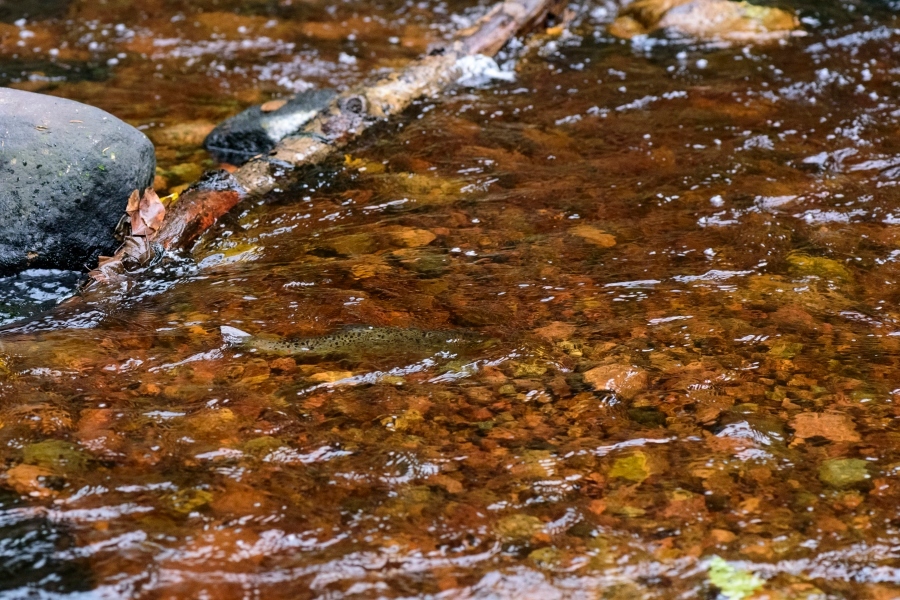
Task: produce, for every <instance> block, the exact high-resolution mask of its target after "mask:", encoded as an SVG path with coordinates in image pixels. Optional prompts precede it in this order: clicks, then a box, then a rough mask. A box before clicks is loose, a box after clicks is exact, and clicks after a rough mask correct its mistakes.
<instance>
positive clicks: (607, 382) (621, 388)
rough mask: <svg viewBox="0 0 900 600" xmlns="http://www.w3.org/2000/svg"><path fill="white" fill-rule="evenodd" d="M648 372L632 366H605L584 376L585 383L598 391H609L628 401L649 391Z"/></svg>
mask: <svg viewBox="0 0 900 600" xmlns="http://www.w3.org/2000/svg"><path fill="white" fill-rule="evenodd" d="M648 379H649V378H648V377H647V372H646V371H644V370H643V369H641V368H639V367H634V366H632V365H604V366H602V367H596V368H594V369H591V370H590V371H588V372H586V373H585V374H584V381H585V383H588V384H589V385H591V387H593V388H594V389H595V390H597V391H601V390H609V391H611V392H615V393H617V394H618V395H620V396H621V397H622V398H625V399H626V400H628V399H631V398H634V397H635V396H636V395H637V394H638V393H639V392H641V391H643V390H645V389H647V384H648Z"/></svg>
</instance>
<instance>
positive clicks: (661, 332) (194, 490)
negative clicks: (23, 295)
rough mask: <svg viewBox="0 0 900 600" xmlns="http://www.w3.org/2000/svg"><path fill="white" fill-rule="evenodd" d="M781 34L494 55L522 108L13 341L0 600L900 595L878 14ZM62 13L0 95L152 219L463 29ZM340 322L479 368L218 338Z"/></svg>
mask: <svg viewBox="0 0 900 600" xmlns="http://www.w3.org/2000/svg"><path fill="white" fill-rule="evenodd" d="M787 6H789V7H792V8H793V9H795V10H797V11H799V13H800V15H801V17H803V22H804V29H805V30H806V31H807V32H808V35H807V36H806V37H802V38H795V39H791V40H788V41H785V42H784V43H781V44H778V43H776V44H774V45H766V46H731V47H716V46H713V45H708V44H699V43H689V42H686V41H684V40H682V41H678V40H671V39H667V38H665V37H662V36H659V37H651V38H645V39H641V40H637V41H633V42H623V41H619V40H616V39H613V38H611V37H609V36H608V35H607V34H606V25H607V24H608V22H609V20H610V19H611V17H612V12H611V7H607V6H606V5H604V4H600V3H593V4H591V3H589V4H587V5H585V6H584V7H583V10H582V12H581V16H580V17H579V18H578V19H577V20H576V22H575V23H573V24H572V26H571V28H570V31H568V32H566V33H565V34H563V35H562V36H557V37H555V38H551V37H542V38H540V39H538V40H537V41H535V42H533V43H530V44H529V45H526V46H523V45H521V44H518V45H516V47H515V48H514V49H512V50H508V51H507V52H506V53H505V54H504V56H503V57H501V62H503V61H507V60H510V61H513V63H510V64H509V65H508V67H513V66H515V69H516V81H514V82H502V81H496V82H492V83H489V84H487V85H485V86H483V87H480V88H468V87H458V88H456V89H454V90H451V91H450V93H448V94H447V95H446V96H444V97H442V98H440V99H436V100H425V101H422V102H420V103H418V104H417V105H416V106H415V107H414V108H413V109H412V110H410V111H409V112H408V113H406V114H404V115H403V116H402V117H401V118H399V119H396V120H394V121H391V122H390V123H387V124H384V125H383V126H380V127H378V128H376V130H375V131H373V132H372V133H371V134H370V135H367V136H366V137H365V138H363V139H361V140H360V141H359V142H358V143H355V144H354V145H352V146H350V147H349V148H348V150H347V155H346V156H337V157H335V159H334V160H333V161H332V162H330V163H329V164H327V165H324V166H322V167H321V168H318V169H315V170H311V171H309V172H304V173H302V174H301V175H302V176H301V177H299V178H298V179H297V180H296V181H295V182H291V183H285V185H284V186H283V189H280V190H277V191H276V192H274V193H272V194H271V195H270V196H268V197H267V198H265V199H264V200H263V201H260V202H255V203H252V204H248V205H246V206H242V207H239V209H238V210H237V211H235V212H234V213H233V214H231V215H229V216H227V217H226V218H224V219H223V220H222V221H221V223H220V224H218V225H217V226H216V227H215V228H213V230H211V231H210V232H209V233H208V234H207V235H206V236H205V237H204V238H203V239H202V240H201V241H200V242H199V243H198V244H197V245H196V247H195V248H194V249H193V250H192V252H191V253H190V254H189V255H186V256H181V257H172V258H170V259H169V260H168V261H166V262H165V263H164V264H163V265H160V266H159V267H157V268H156V269H155V271H154V272H151V273H147V274H145V276H144V277H143V278H142V279H141V280H140V282H139V285H138V286H137V287H136V288H135V289H134V290H133V291H132V292H131V293H130V294H129V295H128V296H127V297H126V298H125V299H124V300H122V301H120V302H118V303H117V304H115V305H114V306H110V305H109V304H104V303H97V304H96V305H90V306H82V307H80V308H79V309H78V310H77V311H68V312H67V311H59V312H51V313H49V314H47V315H44V316H39V317H34V318H31V319H22V320H19V321H17V322H16V323H14V324H13V325H12V326H10V327H8V329H7V331H6V333H5V334H4V335H3V336H2V338H0V344H2V349H3V352H4V355H5V356H6V360H5V362H4V369H3V371H4V372H3V381H2V383H0V385H2V394H0V422H2V428H0V461H2V465H3V469H5V478H4V479H3V482H2V483H3V486H4V491H3V492H2V493H0V588H2V589H4V590H5V591H4V592H3V596H4V597H9V598H27V597H78V598H82V597H98V598H119V597H121V598H126V597H138V598H175V597H178V598H181V597H184V598H204V597H205V598H259V597H265V598H371V597H384V598H460V597H463V598H467V597H469V598H513V597H515V598H556V597H558V598H579V597H591V598H594V597H603V598H629V599H630V598H675V597H685V598H690V597H704V596H707V595H708V596H709V597H715V595H716V593H717V591H716V588H715V586H714V585H713V582H712V581H711V579H710V571H709V567H710V564H711V562H712V561H713V560H714V557H716V556H718V557H721V558H723V559H725V560H726V561H728V562H729V564H730V565H731V568H734V569H737V570H738V571H741V572H744V573H747V574H749V573H752V574H755V575H756V576H757V577H758V578H760V579H761V580H764V581H763V582H762V585H761V587H760V588H759V591H758V594H760V595H759V596H758V597H764V595H765V594H768V596H766V597H770V598H889V597H894V596H895V595H897V594H900V571H898V569H897V564H898V558H900V556H898V548H900V545H898V542H900V531H898V527H900V520H898V512H897V506H898V502H900V481H898V473H900V451H898V442H900V429H898V425H897V423H898V421H897V415H900V412H898V410H900V409H898V407H897V406H896V403H895V399H898V400H900V360H898V359H900V313H898V311H897V308H896V306H897V300H898V299H900V295H898V293H897V286H896V282H897V279H898V277H900V228H898V225H900V196H898V191H897V187H896V181H897V176H898V173H900V145H898V141H897V140H898V129H900V103H898V101H897V91H896V90H897V83H896V82H897V81H898V73H900V71H898V68H897V66H896V64H895V62H896V61H895V60H894V57H895V56H896V55H897V52H900V29H898V27H897V22H896V19H895V13H894V11H895V10H896V7H894V6H893V5H891V4H889V3H878V2H858V3H839V2H826V3H818V2H817V3H812V2H793V3H791V2H789V3H787ZM66 10H67V11H68V12H66V13H65V15H64V16H62V17H53V16H52V15H50V16H48V17H47V19H45V20H38V21H33V20H30V21H27V22H25V23H22V24H20V25H0V77H2V78H4V79H3V80H2V81H3V83H4V84H9V85H15V86H17V87H22V88H26V89H35V90H39V91H44V92H47V93H52V94H58V95H61V96H65V97H69V98H74V99H77V100H82V101H86V102H90V103H93V104H96V105H98V106H101V107H102V108H105V109H107V110H110V111H112V112H114V113H116V114H117V115H119V116H122V117H123V118H126V119H127V120H129V121H130V122H132V123H134V124H135V125H137V126H140V127H142V128H143V129H144V130H145V131H146V132H147V134H148V135H149V136H150V137H151V138H152V139H153V140H154V141H155V143H156V144H157V147H158V150H159V163H160V172H159V176H160V177H159V179H158V181H157V185H158V187H159V188H160V191H161V192H162V191H172V190H177V189H178V188H179V186H181V185H184V184H185V183H187V182H190V181H191V180H193V179H194V178H195V177H196V176H197V175H198V174H199V173H200V172H201V171H202V170H203V169H205V168H208V167H211V166H214V165H213V163H212V161H211V160H210V159H209V157H208V156H207V155H206V154H205V153H204V152H203V151H202V150H201V148H200V141H201V140H202V137H203V135H205V132H206V131H208V129H209V127H211V126H212V125H213V124H214V123H216V122H217V121H219V120H220V119H222V118H224V117H226V116H228V115H230V114H234V113H235V112H237V111H239V110H240V109H242V108H244V107H246V106H249V105H251V104H253V103H255V102H260V101H265V100H268V99H270V98H274V97H279V96H283V95H285V94H288V93H290V92H291V91H296V90H300V89H303V88H305V87H306V86H309V85H318V86H332V87H338V88H340V87H342V86H348V85H353V84H355V83H358V82H361V81H364V79H365V77H367V76H368V75H369V74H370V73H372V72H373V71H377V70H378V69H382V68H389V67H394V66H398V65H402V64H404V62H405V61H407V60H409V59H411V58H413V57H415V56H417V55H418V54H419V53H420V52H422V51H423V50H424V49H425V48H426V47H427V45H428V43H430V42H431V41H434V40H438V39H440V38H441V37H442V36H444V35H447V34H448V33H449V32H451V31H453V30H454V29H455V28H456V27H458V26H460V25H462V24H463V21H465V20H466V18H470V17H472V16H476V15H477V14H479V11H480V10H483V9H481V8H479V7H477V6H473V5H472V4H468V3H460V2H449V3H448V2H422V3H416V4H414V5H413V4H404V3H399V2H385V3H381V4H377V5H372V4H370V3H362V2H347V3H341V4H339V5H328V4H323V3H317V2H309V3H304V2H297V1H294V2H290V1H283V2H279V3H275V2H226V1H221V2H218V3H217V2H215V1H213V0H209V1H205V2H191V3H188V2H181V1H176V0H168V1H166V2H162V1H157V2H153V1H148V2H143V3H141V4H140V5H131V4H130V3H121V2H109V3H107V4H105V5H101V4H100V3H94V2H87V1H84V2H79V1H77V0H76V1H73V2H71V3H70V4H69V6H68V8H67V9H66ZM453 15H455V16H453ZM459 15H463V16H464V17H463V18H462V19H460V18H459ZM40 18H41V19H44V17H40ZM25 31H28V32H31V34H30V35H28V34H25V35H23V32H25ZM19 42H22V44H21V45H20V44H19ZM54 289H55V288H54ZM49 293H53V292H52V291H48V294H49ZM61 293H62V292H61ZM48 298H49V297H48ZM45 299H46V298H45ZM348 325H370V326H375V327H399V328H416V329H419V330H423V331H438V330H448V331H449V330H464V331H471V332H475V333H477V334H480V335H483V336H484V337H486V338H490V339H494V340H496V343H494V344H491V345H489V346H486V347H484V348H481V349H479V351H478V352H476V353H475V354H474V355H472V354H470V353H467V354H459V355H455V354H454V353H453V351H452V349H449V350H448V352H447V353H446V354H445V355H444V356H442V357H441V359H440V360H418V359H405V358H404V357H403V356H402V355H403V353H402V352H398V353H396V354H395V353H391V352H387V353H385V354H384V355H380V356H364V357H358V356H352V355H351V356H349V357H333V358H325V359H322V360H316V361H311V362H308V361H302V360H296V359H295V358H293V357H286V356H279V355H266V354H265V353H247V352H242V351H240V349H235V348H230V347H228V346H226V345H225V344H224V343H223V340H222V338H221V335H220V327H222V326H228V327H235V328H238V329H241V330H245V331H250V332H252V333H254V334H265V335H269V336H273V337H274V336H281V337H284V338H291V337H311V336H317V335H325V334H328V333H331V332H334V331H336V330H339V329H340V328H342V327H345V326H348ZM351 354H352V353H351ZM603 388H613V389H603ZM41 594H43V596H40V595H41Z"/></svg>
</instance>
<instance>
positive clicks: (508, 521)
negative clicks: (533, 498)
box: [495, 514, 543, 542]
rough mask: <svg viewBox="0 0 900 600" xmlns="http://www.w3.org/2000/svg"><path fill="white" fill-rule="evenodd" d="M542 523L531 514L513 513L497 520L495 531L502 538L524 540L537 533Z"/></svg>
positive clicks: (515, 540)
mask: <svg viewBox="0 0 900 600" xmlns="http://www.w3.org/2000/svg"><path fill="white" fill-rule="evenodd" d="M542 527H543V523H541V520H540V519H538V518H537V517H533V516H531V515H523V514H515V515H509V516H506V517H503V518H502V519H500V521H498V522H497V525H496V527H495V531H496V533H497V535H498V536H500V537H501V538H502V539H503V540H506V541H509V542H525V541H528V540H529V539H531V536H533V535H534V534H536V533H538V532H539V531H540V530H541V529H542Z"/></svg>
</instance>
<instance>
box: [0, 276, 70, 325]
mask: <svg viewBox="0 0 900 600" xmlns="http://www.w3.org/2000/svg"><path fill="white" fill-rule="evenodd" d="M80 280H81V273H78V272H75V271H58V270H54V269H30V270H28V271H23V272H22V273H19V274H18V275H15V276H11V277H0V323H2V324H6V323H9V322H11V321H16V320H19V319H22V318H25V317H31V316H34V315H36V314H40V313H41V312H43V311H46V310H47V309H49V308H51V307H53V306H55V305H56V304H58V303H59V302H61V301H62V300H65V299H66V298H68V297H69V296H71V295H72V294H73V293H74V292H75V290H76V289H77V288H78V283H79V281H80Z"/></svg>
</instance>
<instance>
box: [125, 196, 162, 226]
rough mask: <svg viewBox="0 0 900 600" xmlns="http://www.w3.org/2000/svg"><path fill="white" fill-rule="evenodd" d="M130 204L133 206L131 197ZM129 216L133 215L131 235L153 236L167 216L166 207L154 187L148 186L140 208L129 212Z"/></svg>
mask: <svg viewBox="0 0 900 600" xmlns="http://www.w3.org/2000/svg"><path fill="white" fill-rule="evenodd" d="M132 197H134V194H132ZM128 205H129V206H131V199H129V200H128ZM129 216H130V217H131V235H142V236H147V237H151V238H152V237H153V236H154V235H156V232H157V231H159V228H160V226H161V225H162V222H163V219H164V218H165V216H166V207H165V206H164V205H163V203H162V202H161V201H160V199H159V196H157V195H156V192H155V191H154V190H153V188H147V189H146V190H144V195H143V196H142V197H141V201H140V205H139V208H138V210H137V211H134V212H131V213H129Z"/></svg>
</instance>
